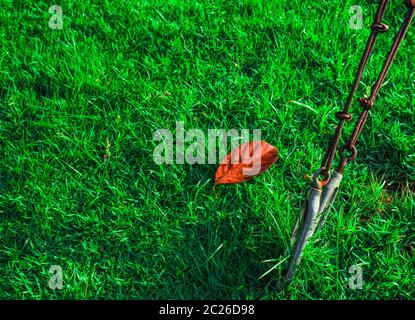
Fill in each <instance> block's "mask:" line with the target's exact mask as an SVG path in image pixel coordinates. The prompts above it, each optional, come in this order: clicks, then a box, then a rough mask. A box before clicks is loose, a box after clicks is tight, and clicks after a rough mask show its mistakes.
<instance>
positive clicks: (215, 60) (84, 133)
mask: <svg viewBox="0 0 415 320" xmlns="http://www.w3.org/2000/svg"><path fill="white" fill-rule="evenodd" d="M51 4H52V3H51V2H49V1H48V2H47V1H29V0H15V1H13V0H3V1H2V4H1V7H0V44H1V45H0V48H1V50H0V148H1V149H0V151H1V158H0V298H2V299H104V298H105V299H413V298H415V258H414V250H415V148H414V145H415V107H414V105H415V72H414V71H413V70H414V68H415V64H414V60H413V54H412V53H413V51H414V50H415V26H414V27H413V29H410V30H409V32H408V35H407V38H406V39H405V41H404V43H403V46H402V48H401V50H400V51H399V53H398V55H397V58H396V60H395V63H394V65H393V66H392V68H391V71H390V73H389V75H388V77H387V79H386V83H385V84H384V86H383V88H382V90H381V93H380V96H379V99H378V101H377V102H376V103H375V107H374V109H373V110H372V111H371V113H370V116H369V119H368V122H367V126H366V127H365V129H364V130H363V133H362V137H361V139H360V140H359V142H358V144H357V148H358V151H359V154H358V156H357V159H356V161H354V162H352V163H350V165H349V166H348V167H347V169H346V171H345V174H344V178H343V181H342V186H341V190H340V192H339V195H338V198H337V200H336V202H335V204H334V206H333V208H332V210H331V211H330V215H329V217H328V220H327V222H326V224H325V226H324V229H322V230H321V231H319V232H318V233H317V234H315V235H314V237H313V238H312V239H311V242H310V244H309V246H308V247H307V248H306V251H305V253H304V256H303V261H302V264H301V266H300V267H299V269H298V272H297V274H296V276H295V278H294V279H293V281H292V283H291V284H290V285H289V286H286V287H283V286H281V285H280V281H281V279H282V278H283V276H284V271H285V270H286V268H287V264H288V261H289V255H290V243H289V239H290V234H291V230H292V228H293V226H294V224H295V221H296V219H297V217H298V215H299V210H300V207H301V202H302V199H304V197H305V196H306V193H307V189H308V185H309V180H308V179H307V178H305V176H306V175H310V174H312V173H313V172H314V171H315V170H317V169H318V167H319V165H320V162H321V160H322V157H323V155H324V150H325V148H326V147H327V145H328V141H329V139H330V137H331V135H332V134H333V133H334V131H335V127H336V124H337V119H336V117H335V113H336V112H337V111H339V110H341V109H342V108H343V106H344V103H345V101H346V98H347V94H348V92H349V89H350V85H351V83H352V81H353V77H354V73H355V71H356V69H357V66H358V63H359V61H360V58H361V55H362V53H363V49H364V47H365V43H366V40H367V38H368V36H369V33H370V25H371V23H372V21H373V16H374V14H375V12H376V9H377V1H366V0H360V1H342V2H340V1H328V0H290V1H288V0H273V1H269V0H266V1H265V0H263V1H261V0H243V1H239V0H226V1H225V0H222V1H220V0H203V1H199V0H197V1H178V0H164V1H160V0H151V1H150V0H148V1H145V0H143V1H138V0H136V1H130V0H123V1H121V0H119V1H110V0H101V1H98V0H97V1H92V0H84V1H66V0H61V1H59V3H56V4H58V5H60V6H61V7H62V10H63V25H62V29H51V28H50V27H49V25H48V22H49V19H50V18H51V16H52V15H51V13H49V12H48V8H49V7H50V5H51ZM354 4H359V5H360V6H361V7H362V9H363V29H357V30H356V29H351V28H350V27H349V19H350V18H351V14H350V13H349V8H350V6H352V5H354ZM405 11H406V9H405V7H404V6H403V5H402V3H401V1H392V4H391V6H390V7H389V8H388V11H387V13H386V16H385V22H386V23H387V24H388V25H389V26H390V31H389V32H388V33H385V34H381V35H380V36H379V39H378V42H377V45H376V47H375V50H374V54H373V56H372V57H371V59H370V62H369V64H368V67H367V70H366V71H365V74H364V76H363V79H362V86H361V87H360V89H359V91H358V96H359V97H360V96H364V95H367V94H368V93H369V91H370V88H371V86H372V85H373V84H374V82H375V80H376V78H377V75H378V73H379V71H380V67H381V65H382V63H383V59H384V58H385V56H386V54H387V52H388V50H389V47H390V45H391V43H392V41H393V39H394V34H395V33H396V31H397V30H398V28H399V26H400V23H401V21H402V19H403V16H404V13H405ZM360 111H361V108H360V107H359V106H358V104H357V102H356V103H354V104H353V107H352V109H351V112H352V114H353V116H354V119H357V117H358V114H359V113H360ZM178 121H182V122H183V124H184V128H185V129H186V130H190V129H200V130H202V132H204V133H207V132H208V130H209V129H225V130H230V129H236V130H242V129H249V130H251V131H252V130H253V129H260V130H261V132H262V139H263V140H265V141H267V142H268V143H270V144H272V145H274V146H276V147H277V148H278V149H279V158H278V160H277V162H276V163H275V164H274V165H273V166H272V167H271V168H270V169H269V170H268V171H266V172H265V173H263V174H262V175H260V176H258V177H256V178H255V179H253V180H252V181H250V182H246V183H242V184H236V185H219V186H218V187H217V188H216V192H214V191H213V190H212V187H213V182H214V176H215V171H216V169H217V165H214V164H177V163H173V164H161V165H159V164H157V163H156V162H155V161H154V160H153V151H154V150H155V148H156V146H157V145H158V142H156V141H154V140H153V136H154V132H155V131H156V130H158V129H163V128H164V129H168V130H171V131H172V132H174V130H175V128H176V123H177V122H178ZM353 125H354V122H351V123H348V124H347V125H346V129H345V136H344V138H343V141H344V140H345V139H346V137H347V136H348V135H349V134H350V133H351V131H352V128H353ZM227 151H228V152H230V148H228V150H227ZM218 160H219V159H218ZM336 161H338V158H336ZM53 265H58V266H60V267H61V268H62V272H63V273H62V276H63V278H62V284H63V287H62V288H61V289H55V290H52V289H51V288H50V287H49V285H48V283H49V279H50V277H51V274H50V273H49V272H48V271H49V268H50V267H51V266H53ZM356 265H358V266H360V267H361V268H362V271H363V287H362V289H360V290H352V289H351V288H349V286H348V283H349V278H350V277H351V274H350V273H349V268H351V267H353V266H356Z"/></svg>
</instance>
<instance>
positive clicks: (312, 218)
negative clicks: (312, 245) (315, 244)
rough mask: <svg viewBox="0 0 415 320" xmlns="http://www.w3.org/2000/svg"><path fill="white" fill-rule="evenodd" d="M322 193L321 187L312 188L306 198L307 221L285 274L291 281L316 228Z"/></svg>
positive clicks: (286, 278)
mask: <svg viewBox="0 0 415 320" xmlns="http://www.w3.org/2000/svg"><path fill="white" fill-rule="evenodd" d="M321 193H322V192H321V190H320V189H316V188H312V189H311V191H310V193H309V196H308V199H307V200H305V201H307V204H306V208H307V213H306V217H305V223H304V226H303V229H302V231H301V235H300V238H299V239H298V242H297V245H296V247H295V251H294V255H293V257H292V260H291V263H290V266H289V268H288V271H287V274H286V275H285V280H286V281H290V280H291V279H292V277H293V276H294V273H295V270H296V268H297V266H298V265H299V264H300V261H301V257H302V255H303V251H304V248H305V246H306V244H307V242H308V240H309V239H310V237H311V236H312V235H313V234H314V231H315V229H316V226H317V223H318V219H317V218H318V216H317V215H318V210H319V208H320V197H321Z"/></svg>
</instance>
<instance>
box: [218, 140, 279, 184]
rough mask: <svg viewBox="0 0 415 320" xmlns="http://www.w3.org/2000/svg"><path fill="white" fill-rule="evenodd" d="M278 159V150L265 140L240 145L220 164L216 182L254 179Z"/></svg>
mask: <svg viewBox="0 0 415 320" xmlns="http://www.w3.org/2000/svg"><path fill="white" fill-rule="evenodd" d="M277 159H278V150H277V148H275V147H274V146H272V145H270V144H269V143H267V142H265V141H252V142H247V143H244V144H242V145H240V146H239V147H238V148H236V149H234V150H232V151H231V153H229V154H228V155H227V156H226V157H225V158H224V159H223V160H222V161H221V162H220V164H219V167H218V169H217V171H216V175H215V184H214V186H213V189H215V188H216V185H218V184H232V183H240V182H243V181H248V180H251V179H253V178H254V177H255V176H257V175H259V174H261V173H262V172H264V171H265V170H267V169H268V168H269V167H270V166H271V165H272V164H273V163H274V162H275V161H276V160H277Z"/></svg>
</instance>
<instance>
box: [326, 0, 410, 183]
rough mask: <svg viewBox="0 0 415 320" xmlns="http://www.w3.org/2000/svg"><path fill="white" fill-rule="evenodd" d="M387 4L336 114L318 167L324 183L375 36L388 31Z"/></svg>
mask: <svg viewBox="0 0 415 320" xmlns="http://www.w3.org/2000/svg"><path fill="white" fill-rule="evenodd" d="M414 1H415V0H414ZM388 3H389V0H381V1H380V3H379V6H378V10H377V13H376V17H375V20H374V22H373V24H372V32H371V33H370V36H369V39H368V41H367V43H366V48H365V51H364V53H363V56H362V59H361V60H360V64H359V68H358V70H357V72H356V75H355V79H354V81H353V85H352V88H351V90H350V93H349V96H348V98H347V101H346V105H345V106H344V109H343V111H340V112H338V113H337V114H336V117H337V118H338V119H339V124H338V126H337V129H336V133H335V134H334V137H333V139H332V141H331V143H330V145H329V147H328V148H327V151H326V154H325V156H324V159H323V161H322V163H321V166H320V169H322V170H321V172H320V176H321V177H322V178H323V179H324V180H325V181H327V180H328V178H329V176H330V174H329V173H330V168H331V165H332V163H333V160H334V157H335V155H336V152H337V146H338V144H339V141H340V137H341V133H342V131H343V126H344V122H347V121H350V120H352V116H351V114H350V113H349V110H350V107H351V105H352V102H353V98H354V96H355V94H356V90H357V88H358V86H359V83H360V80H361V78H362V76H363V71H364V69H365V67H366V65H367V62H368V60H369V57H370V55H371V54H372V51H373V47H374V45H375V42H376V38H377V35H378V34H379V33H384V32H386V31H388V30H389V27H388V26H387V25H386V24H384V23H382V19H383V17H384V15H385V11H386V7H387V5H388Z"/></svg>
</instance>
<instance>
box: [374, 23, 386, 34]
mask: <svg viewBox="0 0 415 320" xmlns="http://www.w3.org/2000/svg"><path fill="white" fill-rule="evenodd" d="M372 30H377V31H378V32H387V31H389V26H388V25H387V24H384V23H377V22H375V23H373V24H372Z"/></svg>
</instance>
